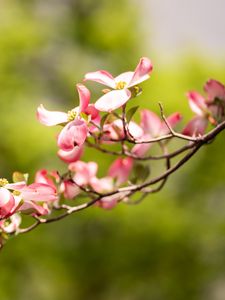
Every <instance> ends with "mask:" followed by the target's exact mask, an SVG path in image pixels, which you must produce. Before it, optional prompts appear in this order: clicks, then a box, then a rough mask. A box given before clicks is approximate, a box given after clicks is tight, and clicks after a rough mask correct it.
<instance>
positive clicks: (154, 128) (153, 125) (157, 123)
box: [141, 109, 162, 137]
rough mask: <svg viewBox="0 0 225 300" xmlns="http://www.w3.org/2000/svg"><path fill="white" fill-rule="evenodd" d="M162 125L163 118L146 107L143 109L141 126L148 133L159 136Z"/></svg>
mask: <svg viewBox="0 0 225 300" xmlns="http://www.w3.org/2000/svg"><path fill="white" fill-rule="evenodd" d="M161 126H162V121H161V119H160V118H159V117H158V116H157V115H156V114H155V113H154V112H152V111H150V110H147V109H144V110H142V111H141V128H143V130H144V132H145V133H146V134H149V135H150V136H152V137H157V136H158V135H159V133H160V130H161Z"/></svg>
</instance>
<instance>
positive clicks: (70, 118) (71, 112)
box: [67, 109, 77, 122]
mask: <svg viewBox="0 0 225 300" xmlns="http://www.w3.org/2000/svg"><path fill="white" fill-rule="evenodd" d="M76 116H77V112H76V111H75V110H73V109H72V110H69V111H68V113H67V118H68V121H69V122H70V121H73V120H74V119H75V118H76Z"/></svg>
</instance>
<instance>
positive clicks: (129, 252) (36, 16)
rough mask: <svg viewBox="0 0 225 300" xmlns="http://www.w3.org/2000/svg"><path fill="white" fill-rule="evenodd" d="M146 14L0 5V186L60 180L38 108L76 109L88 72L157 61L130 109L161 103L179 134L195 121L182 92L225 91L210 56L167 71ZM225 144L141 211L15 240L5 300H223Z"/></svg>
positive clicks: (1, 283) (3, 272)
mask: <svg viewBox="0 0 225 300" xmlns="http://www.w3.org/2000/svg"><path fill="white" fill-rule="evenodd" d="M140 3H141V2H140ZM140 3H139V4H138V2H135V1H134V0H132V1H129V0H120V1H112V0H98V1H91V0H76V1H75V0H74V1H72V0H64V1H50V0H49V1H44V0H43V1H35V0H21V1H19V0H18V1H15V0H1V1H0V103H1V105H0V107H1V109H0V123H1V138H0V165H1V168H0V177H8V178H9V179H10V176H11V173H12V172H13V171H15V170H19V171H22V172H29V173H30V174H31V176H32V175H33V174H34V172H35V170H37V169H38V168H48V169H51V168H58V169H59V170H61V171H63V170H65V165H64V164H63V163H62V162H60V161H59V160H58V159H57V157H56V155H55V153H56V151H57V147H56V143H55V135H56V133H57V129H55V128H53V129H52V128H45V127H44V126H41V125H40V124H39V123H38V122H37V121H36V118H35V111H36V107H37V106H38V105H39V104H40V103H44V104H45V106H46V107H47V108H48V109H55V110H60V109H62V110H68V109H70V108H71V107H73V106H75V105H76V104H77V100H78V97H77V95H76V93H75V83H76V82H79V81H81V80H82V78H83V75H84V74H85V73H86V72H88V71H94V70H97V69H100V68H104V69H106V70H109V71H111V72H112V73H113V74H115V75H116V74H119V73H120V72H122V71H125V70H130V69H131V70H132V69H134V68H135V66H136V64H137V62H138V60H139V58H140V57H141V56H148V57H150V58H151V59H152V60H153V63H154V68H155V69H154V72H153V74H152V78H151V79H150V80H149V81H148V82H146V83H144V84H143V88H144V93H143V95H142V96H140V97H139V98H138V99H136V100H134V102H135V104H140V105H142V106H143V107H148V108H150V109H153V110H155V111H156V110H157V101H163V103H164V106H165V110H166V112H167V113H171V112H173V111H175V110H178V109H179V110H180V111H181V112H182V113H183V115H184V122H185V121H187V120H188V119H189V118H190V117H191V115H192V113H191V112H190V110H189V107H188V103H187V100H186V99H185V95H184V94H185V92H186V91H188V90H189V89H197V90H199V91H201V90H202V86H203V83H204V82H205V81H206V80H207V79H208V78H215V79H218V80H220V81H222V82H225V72H224V67H225V63H224V61H222V60H221V59H220V60H218V58H217V57H215V56H214V57H213V59H212V58H211V59H204V58H203V53H201V52H196V51H192V52H188V53H187V54H185V55H183V56H179V57H177V58H176V59H174V61H173V62H168V63H163V62H162V60H161V57H160V55H159V53H158V52H157V49H154V47H153V46H152V47H151V35H149V33H147V32H148V31H149V30H147V29H149V28H145V26H143V22H142V12H141V7H140V6H141V5H140ZM149 18H150V14H149ZM149 24H150V21H149ZM149 26H150V25H149ZM147 45H148V46H147ZM89 86H90V87H94V85H91V84H90V85H89ZM96 95H97V94H96V93H95V92H93V98H94V99H96V98H95V96H96ZM224 138H225V133H222V134H220V136H218V138H217V139H216V140H215V141H214V143H212V144H211V145H209V146H207V147H205V148H204V149H202V150H201V151H200V152H199V153H198V154H197V155H196V156H195V157H194V158H193V159H192V161H191V162H189V163H188V164H187V165H186V166H184V167H183V168H182V169H181V170H179V171H178V172H177V173H176V174H174V175H173V176H172V177H171V178H170V180H169V182H168V184H167V186H166V187H165V189H164V191H162V192H161V193H159V194H158V195H153V196H150V197H148V198H147V199H146V200H145V201H144V202H143V203H142V204H140V205H137V206H126V205H124V204H120V205H119V206H118V207H116V208H115V209H113V210H112V211H103V210H101V209H99V208H91V209H89V210H85V211H83V212H80V213H78V214H76V215H74V216H71V217H69V218H67V219H65V220H63V221H61V222H58V223H55V224H49V225H46V226H43V227H40V228H38V229H36V230H35V231H33V232H31V233H29V234H26V235H23V236H18V237H16V238H14V239H11V240H10V241H9V242H8V243H7V244H6V246H5V247H4V249H3V251H1V254H0V299H1V300H12V299H15V300H28V299H32V300H62V299H67V300H72V299H82V300H83V299H85V300H86V299H93V300H95V299H101V300H115V299H119V300H186V299H188V300H195V299H196V300H201V299H202V300H203V299H204V300H205V299H206V300H208V299H209V300H223V299H225V201H224V200H225V185H224V177H225V163H224V153H225V142H224ZM90 153H91V154H90ZM90 157H91V159H92V160H93V159H96V160H97V161H98V162H99V165H100V174H103V171H104V169H105V165H106V164H109V163H110V161H111V160H112V157H110V158H107V157H104V158H103V157H102V155H101V156H100V155H99V154H98V153H93V150H92V151H91V152H90V151H87V152H86V153H85V160H89V159H90Z"/></svg>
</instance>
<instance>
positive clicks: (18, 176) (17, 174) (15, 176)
mask: <svg viewBox="0 0 225 300" xmlns="http://www.w3.org/2000/svg"><path fill="white" fill-rule="evenodd" d="M28 176H29V175H28V174H27V173H26V174H23V173H20V172H14V173H13V176H12V179H13V182H14V183H16V182H21V181H25V182H27V181H28Z"/></svg>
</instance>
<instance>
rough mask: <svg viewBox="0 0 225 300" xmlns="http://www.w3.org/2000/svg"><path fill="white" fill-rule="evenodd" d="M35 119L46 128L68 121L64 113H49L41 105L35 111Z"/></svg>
mask: <svg viewBox="0 0 225 300" xmlns="http://www.w3.org/2000/svg"><path fill="white" fill-rule="evenodd" d="M37 118H38V120H39V122H40V123H41V124H43V125H46V126H54V125H58V124H62V123H66V122H67V121H68V116H67V114H66V113H64V112H61V111H49V110H47V109H45V108H44V106H43V105H42V104H41V105H40V106H39V107H38V109H37Z"/></svg>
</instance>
